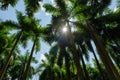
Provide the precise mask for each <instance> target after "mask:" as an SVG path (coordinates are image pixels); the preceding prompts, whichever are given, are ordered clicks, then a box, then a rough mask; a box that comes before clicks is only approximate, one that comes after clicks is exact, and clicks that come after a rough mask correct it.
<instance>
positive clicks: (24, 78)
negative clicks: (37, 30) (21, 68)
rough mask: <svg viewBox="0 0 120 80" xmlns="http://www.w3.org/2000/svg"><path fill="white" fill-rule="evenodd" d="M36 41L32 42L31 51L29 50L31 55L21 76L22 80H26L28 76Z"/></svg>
mask: <svg viewBox="0 0 120 80" xmlns="http://www.w3.org/2000/svg"><path fill="white" fill-rule="evenodd" d="M36 40H37V39H35V40H34V43H33V46H32V50H31V54H30V57H29V60H28V63H27V66H26V69H25V72H24V74H23V77H22V80H26V79H27V75H28V72H29V68H30V63H31V60H32V56H33V53H34V48H35V44H36Z"/></svg>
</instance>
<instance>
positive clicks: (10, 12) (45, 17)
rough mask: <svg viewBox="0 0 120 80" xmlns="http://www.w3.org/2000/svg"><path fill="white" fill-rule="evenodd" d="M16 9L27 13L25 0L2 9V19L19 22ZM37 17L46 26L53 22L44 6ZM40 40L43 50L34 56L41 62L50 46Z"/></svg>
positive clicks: (113, 1)
mask: <svg viewBox="0 0 120 80" xmlns="http://www.w3.org/2000/svg"><path fill="white" fill-rule="evenodd" d="M43 3H53V0H43ZM41 5H43V4H41ZM116 5H117V3H116V0H112V3H111V6H110V8H111V9H116ZM16 10H17V11H21V12H23V13H25V6H24V2H23V0H19V2H18V3H17V5H16V6H15V7H14V8H13V7H11V6H9V7H8V9H7V10H5V11H2V10H0V19H2V20H3V21H5V20H9V19H10V20H13V21H16V22H17V18H16V14H15V12H16ZM35 17H36V18H37V19H41V22H40V24H41V25H42V26H45V25H46V24H49V23H50V22H51V15H50V14H47V13H45V9H43V8H41V10H39V11H38V12H37V13H35ZM40 42H41V51H40V52H38V53H36V54H34V57H36V59H37V60H38V61H39V62H41V60H42V59H45V57H44V55H43V54H44V53H46V52H48V51H49V49H50V46H49V45H47V44H46V43H44V42H43V41H42V40H41V41H40ZM28 43H29V44H28V47H27V49H28V50H31V48H32V44H33V43H32V42H31V41H29V42H28ZM20 49H21V52H22V54H24V53H25V50H26V49H23V48H22V46H20ZM90 55H91V57H93V56H92V54H90ZM33 65H34V64H33ZM34 67H37V65H34ZM32 80H37V78H36V77H34V78H33V79H32Z"/></svg>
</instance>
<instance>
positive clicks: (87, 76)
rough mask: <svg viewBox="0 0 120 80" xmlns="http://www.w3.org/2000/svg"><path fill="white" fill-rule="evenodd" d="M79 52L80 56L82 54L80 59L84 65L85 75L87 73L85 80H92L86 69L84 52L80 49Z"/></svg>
mask: <svg viewBox="0 0 120 80" xmlns="http://www.w3.org/2000/svg"><path fill="white" fill-rule="evenodd" d="M78 51H79V54H80V58H81V61H82V65H83V70H84V73H85V80H90V76H89V74H88V71H87V69H86V65H85V61H84V59H83V55H82V52H81V50H80V47H79V49H78Z"/></svg>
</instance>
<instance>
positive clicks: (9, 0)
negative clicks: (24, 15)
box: [0, 0, 18, 10]
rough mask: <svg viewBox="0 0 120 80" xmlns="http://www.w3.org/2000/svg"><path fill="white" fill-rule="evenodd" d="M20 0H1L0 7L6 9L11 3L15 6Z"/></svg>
mask: <svg viewBox="0 0 120 80" xmlns="http://www.w3.org/2000/svg"><path fill="white" fill-rule="evenodd" d="M17 2H18V0H13V1H12V0H0V4H1V5H0V8H1V9H3V10H5V9H7V8H8V6H9V5H11V6H13V7H14V6H15V5H16V4H17Z"/></svg>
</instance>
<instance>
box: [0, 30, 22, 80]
mask: <svg viewBox="0 0 120 80" xmlns="http://www.w3.org/2000/svg"><path fill="white" fill-rule="evenodd" d="M22 32H23V31H21V32H20V33H19V35H18V37H17V39H16V41H15V43H14V45H13V47H12V49H11V51H10V53H9V54H8V57H7V60H6V61H5V64H4V65H3V67H2V70H1V71H0V80H2V79H3V75H4V74H5V71H6V69H7V67H8V64H9V62H10V58H11V56H12V54H13V51H14V50H15V47H16V46H17V44H18V42H19V40H20V37H21V35H22Z"/></svg>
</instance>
